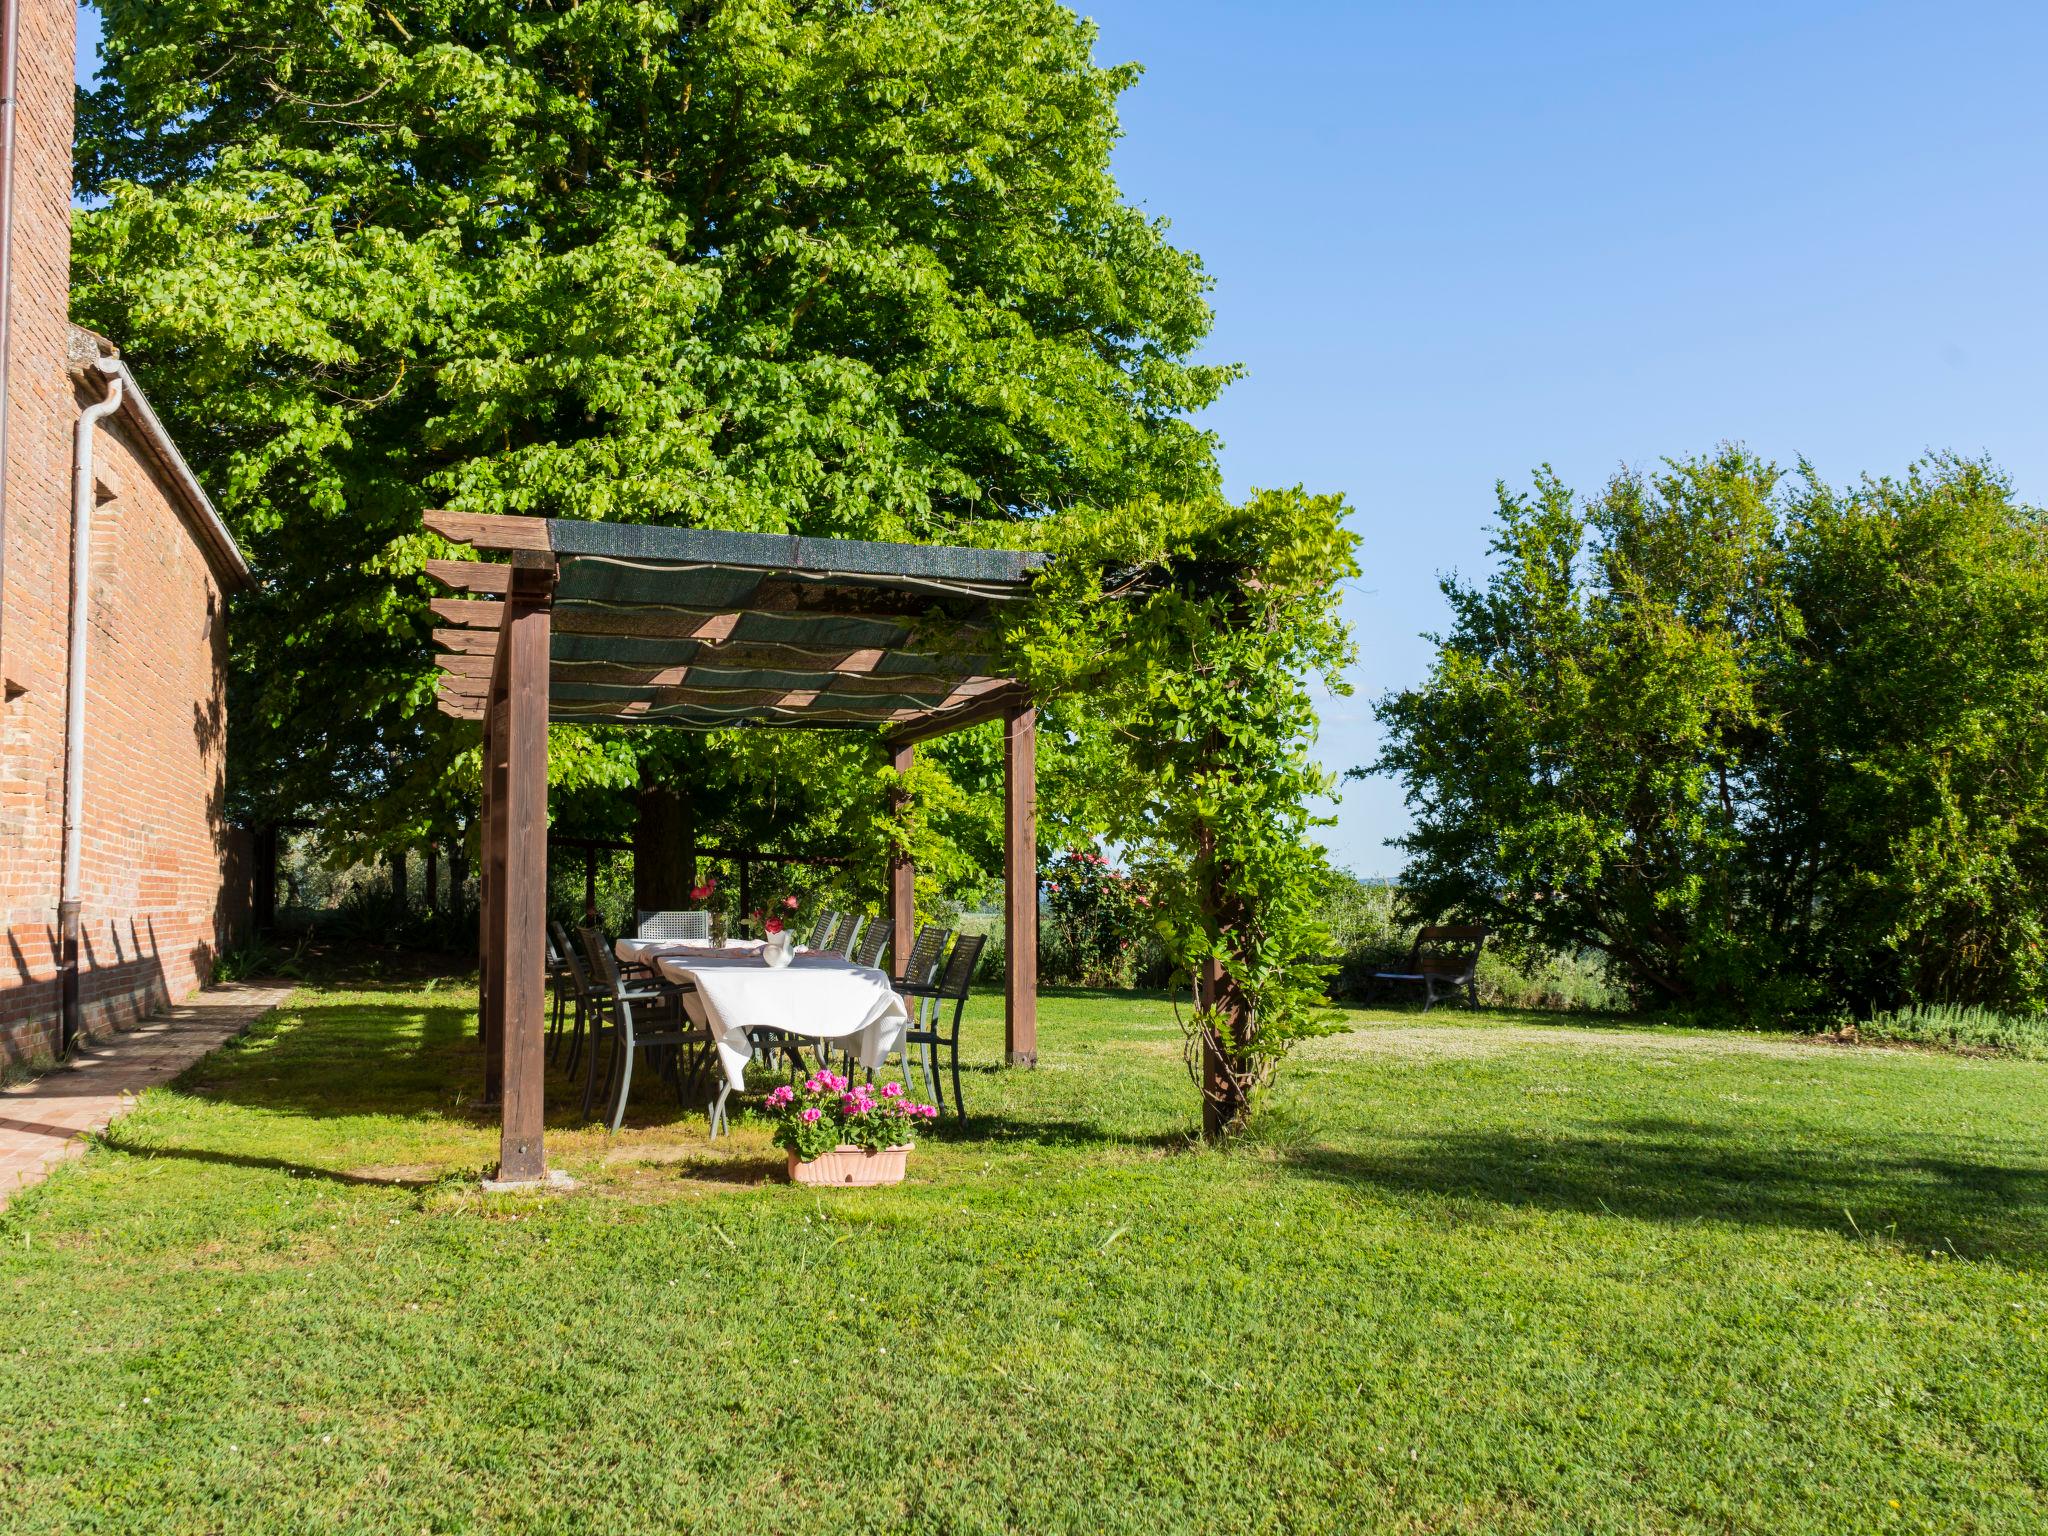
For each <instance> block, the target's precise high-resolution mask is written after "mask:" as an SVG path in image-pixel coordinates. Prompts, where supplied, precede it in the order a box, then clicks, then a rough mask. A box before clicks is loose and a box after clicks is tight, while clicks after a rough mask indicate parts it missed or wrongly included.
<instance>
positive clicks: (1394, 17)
mask: <svg viewBox="0 0 2048 1536" xmlns="http://www.w3.org/2000/svg"><path fill="white" fill-rule="evenodd" d="M1079 9H1081V10H1082V11H1083V13H1084V14H1087V15H1090V16H1091V17H1092V18H1093V19H1094V20H1095V21H1096V23H1097V24H1098V26H1099V27H1100V29H1101V45H1100V55H1101V57H1102V58H1103V59H1104V60H1105V61H1112V60H1126V59H1135V60H1138V61H1140V62H1141V63H1143V64H1144V65H1145V66H1146V76H1145V78H1144V80H1143V81H1142V82H1140V84H1139V85H1138V86H1137V88H1136V89H1135V90H1134V91H1132V92H1131V94H1130V95H1129V96H1127V97H1126V98H1125V102H1124V126H1125V130H1126V138H1125V141H1124V143H1123V145H1122V147H1121V149H1120V151H1119V153H1118V157H1117V169H1118V174H1119V176H1120V178H1121V179H1122V181H1123V184H1124V187H1125V190H1126V192H1127V193H1128V194H1129V195H1130V196H1131V197H1133V198H1134V199H1135V200H1137V201H1139V202H1140V203H1142V204H1143V205H1144V206H1145V207H1146V208H1147V209H1148V210H1149V211H1151V212H1153V213H1155V214H1157V215H1160V216H1163V217H1166V218H1168V219H1170V220H1171V221H1172V224H1173V232H1174V237H1175V238H1176V239H1177V240H1178V241H1180V242H1181V243H1183V244H1186V245H1189V246H1191V247H1193V248H1194V249H1195V250H1197V251H1200V252H1201V253H1202V255H1203V257H1204V258H1205V260H1206V261H1207V262H1208V264H1209V267H1210V270H1211V271H1212V272H1213V273H1214V275H1215V278H1216V294H1215V302H1216V308H1217V325H1216V332H1215V336H1214V339H1213V342H1212V344H1211V346H1210V348H1209V355H1210V356H1211V357H1214V358H1217V359H1226V360H1231V361H1236V362H1241V363H1244V364H1245V365H1247V367H1248V368H1249V370H1250V373H1249V377H1247V378H1246V379H1245V380H1244V381H1243V382H1241V383H1240V384H1238V385H1236V386H1235V387H1234V388H1233V389H1232V390H1231V391H1230V392H1229V393H1228V394H1227V395H1226V397H1225V399H1224V400H1223V402H1222V403H1221V404H1220V405H1219V406H1218V407H1217V408H1216V409H1215V410H1214V411H1213V412H1212V413H1211V414H1210V416H1209V418H1208V424H1209V425H1211V426H1212V427H1214V428H1215V430H1216V431H1217V432H1218V433H1219V434H1220V435H1221V436H1222V438H1223V441H1224V468H1225V472H1226V474H1227V476H1228V479H1229V482H1230V486H1231V489H1232V490H1233V491H1243V490H1246V489H1248V488H1250V487H1252V486H1269V485H1292V484H1295V483H1297V482H1299V483H1302V484H1305V485H1307V486H1308V487H1309V488H1311V489H1313V490H1334V491H1341V492H1343V493H1344V495H1345V496H1347V497H1348V498H1349V499H1350V501H1351V503H1352V505H1353V507H1354V508H1355V509H1356V512H1355V514H1354V524H1355V527H1356V528H1357V530H1358V532H1359V534H1360V535H1361V537H1362V539H1363V541H1364V550H1363V563H1364V565H1365V574H1364V576H1363V577H1362V578H1361V579H1360V580H1359V581H1358V582H1357V583H1356V585H1355V587H1354V588H1353V589H1352V590H1350V591H1348V592H1347V593H1346V596H1345V609H1346V613H1347V615H1348V617H1349V618H1350V621H1351V623H1352V625H1353V627H1354V630H1355V632H1356V636H1357V640H1358V644H1359V652H1360V654H1359V661H1358V665H1357V666H1356V668H1355V669H1354V671H1353V674H1352V682H1353V685H1354V687H1355V689H1356V692H1355V694H1354V695H1353V696H1352V697H1350V698H1348V699H1336V700H1333V701H1332V702H1331V704H1330V707H1329V709H1328V710H1327V712H1326V714H1325V720H1324V732H1323V740H1322V753H1323V756H1324V759H1325V761H1326V762H1327V763H1329V764H1330V765H1331V766H1332V767H1334V768H1337V769H1342V768H1344V767H1348V766H1350V765H1351V764H1354V763H1360V762H1364V761H1366V760H1368V759H1369V758H1370V757H1371V756H1372V755H1373V752H1374V750H1375V740H1376V738H1375V733H1374V729H1373V725H1372V717H1371V709H1370V701H1371V700H1372V699H1373V698H1374V697H1376V696H1377V695H1378V694H1380V693H1382V692H1384V691H1385V690H1387V689H1389V688H1393V687H1399V686H1402V685H1405V684H1408V683H1411V682H1414V681H1416V680H1417V679H1419V678H1420V677H1421V676H1422V675H1423V672H1424V670H1425V668H1426V667H1427V664H1428V657H1429V648H1428V646H1427V645H1426V643H1425V642H1424V641H1423V640H1422V639H1421V638H1420V636H1421V634H1422V633H1423V632H1424V631H1426V630H1429V629H1432V628H1434V627H1437V626H1438V625H1439V624H1440V623H1441V622H1442V621H1443V617H1444V607H1443V602H1442V599H1441V597H1440V595H1439V594H1438V592H1437V587H1436V582H1437V577H1438V574H1439V573H1440V572H1444V571H1447V570H1458V571H1462V572H1465V573H1468V574H1476V573H1479V572H1482V571H1483V570H1484V568H1485V565H1486V538H1487V524H1488V519H1489V517H1490V515H1491V509H1492V485H1493V483H1494V481H1495V480H1497V479H1501V478H1506V479H1508V480H1511V481H1515V482H1518V483H1526V480H1527V477H1528V474H1529V471H1530V470H1531V469H1532V468H1533V467H1534V466H1536V465H1537V464H1539V463H1543V462H1546V461H1547V462H1549V463H1551V464H1554V465H1555V466H1556V467H1557V468H1558V470H1559V471H1560V472H1561V473H1562V474H1563V475H1564V476H1565V477H1566V479H1567V481H1568V482H1569V483H1572V484H1574V485H1576V486H1579V487H1580V488H1582V489H1590V488H1592V487H1593V486H1595V485H1596V484H1597V483H1598V482H1599V481H1600V480H1602V479H1604V478H1605V477H1606V476H1607V475H1608V474H1610V473H1612V472H1613V471H1614V470H1615V469H1616V468H1617V467H1619V466H1620V465H1622V464H1632V465H1643V464H1649V463H1653V462H1654V461H1655V460H1656V459H1657V458H1659V457H1660V456H1663V455H1666V454H1683V453H1691V452H1700V451H1704V450H1708V449H1711V448H1712V447H1713V446H1714V445H1715V444H1716V443H1718V442H1721V441H1723V440H1727V439H1739V440H1741V441H1743V442H1746V443H1748V444H1749V445H1750V446H1751V447H1752V448H1754V449H1756V450H1757V451H1759V452H1761V453H1764V454H1766V455H1768V456H1771V457H1774V458H1778V459H1780V460H1781V461H1786V462H1789V461H1791V460H1792V459H1793V458H1795V457H1796V456H1798V455H1801V454H1804V455H1805V456H1807V457H1808V458H1810V459H1812V460H1813V461H1814V462H1815V464H1816V465H1817V467H1818V468H1819V469H1820V470H1821V472H1822V473H1823V474H1825V475H1827V476H1828V477H1829V478H1830V479H1833V480H1836V481H1842V480H1847V479H1850V478H1852V477H1853V476H1855V475H1856V474H1858V473H1860V472H1862V471H1864V470H1873V471H1894V470H1898V469H1901V468H1903V467H1904V465H1905V464H1906V463H1907V462H1909V461H1910V460H1911V459H1913V458H1914V457H1916V456H1918V455H1920V454H1923V453H1925V452H1927V451H1929V450H1935V449H1944V448H1953V449H1956V450H1958V451H1961V452H1965V453H1989V454H1991V455H1992V457H1994V458H1995V459H1996V460H1998V462H1999V463H2001V464H2002V465H2003V466H2004V467H2005V468H2006V469H2007V470H2008V472H2010V474H2011V475H2012V476H2013V478H2014V480H2015V482H2016V483H2017V485H2018V487H2019V489H2020V492H2021V493H2022V494H2023V495H2025V496H2026V497H2028V498H2029V499H2030V500H2033V501H2036V502H2041V501H2044V500H2048V434H2044V429H2048V378H2044V375H2048V305H2044V303H2043V296H2042V290H2043V285H2044V275H2048V261H2044V247H2048V92H2044V91H2043V89H2042V86H2041V82H2040V65H2041V61H2042V60H2043V59H2044V58H2048V5H2041V4H2039V3H2034V4H2028V5H2021V4H1998V3H1989V0H1973V3H1970V4H1965V5H1954V4H1950V5H1934V4H1919V5H1904V4H1860V5H1852V4H1799V3H1789V0H1788V3H1778V4H1737V3H1721V4H1715V5H1704V4H1689V5H1680V4H1652V5H1645V4H1642V3H1640V0H1635V3H1629V4H1606V5H1593V4H1575V3H1566V0H1550V3H1547V4H1543V5H1529V4H1526V3H1524V4H1494V5H1482V4H1451V3H1441V4H1426V3H1421V0H1410V3H1405V4H1398V5H1396V4H1367V3H1351V4H1337V3H1313V4H1312V3H1306V0H1304V3H1285V0H1264V3H1260V4H1257V5H1253V4H1247V3H1244V0H1236V3H1221V0H1083V3H1082V4H1081V5H1080V6H1079ZM83 28H84V32H85V37H84V39H83V40H84V42H85V44H86V46H85V47H83V48H82V49H81V68H82V71H84V70H89V68H90V64H89V60H90V57H91V45H92V43H93V41H94V40H95V39H96V37H97V30H98V29H97V24H96V20H95V19H94V18H93V17H92V16H91V14H90V13H89V12H88V13H86V14H85V17H84V22H83ZM1337 816H1338V822H1337V826H1336V827H1335V828H1333V829H1332V830H1331V832H1330V834H1329V837H1328V840H1329V842H1330V845H1331V848H1332V851H1333V853H1334V854H1335V855H1336V856H1337V858H1338V859H1339V860H1340V861H1342V862H1344V863H1347V864H1349V865H1350V866H1351V867H1352V868H1354V869H1356V870H1357V871H1359V872H1360V873H1362V874H1391V873H1393V872H1394V871H1395V870H1396V869H1398V867H1399V858H1398V855H1397V854H1396V853H1394V852H1393V851H1392V850H1389V849H1387V848H1386V847H1385V846H1384V841H1385V839H1386V838H1388V837H1390V836H1394V835H1397V834H1398V833H1399V832H1400V831H1401V830H1402V828H1403V826H1404V825H1405V822H1406V818H1405V815H1404V813H1403V811H1402V808H1401V804H1400V796H1399V794H1398V792H1397V790H1396V789H1395V788H1394V786H1392V785H1390V784H1387V783H1384V782H1380V781H1373V782H1368V783H1364V784H1351V785H1348V786H1346V787H1345V789H1344V792H1343V800H1342V804H1341V805H1340V806H1339V807H1338V810H1337Z"/></svg>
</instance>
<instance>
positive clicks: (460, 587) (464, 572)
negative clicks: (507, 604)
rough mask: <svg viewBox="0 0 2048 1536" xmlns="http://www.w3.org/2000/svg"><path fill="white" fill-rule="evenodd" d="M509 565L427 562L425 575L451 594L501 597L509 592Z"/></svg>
mask: <svg viewBox="0 0 2048 1536" xmlns="http://www.w3.org/2000/svg"><path fill="white" fill-rule="evenodd" d="M514 569H515V567H513V566H509V565H486V564H485V563H484V562H483V561H481V560H429V561H428V562H427V563H426V566H425V570H426V573H427V574H428V575H429V576H431V577H433V578H434V580H436V581H438V582H439V583H441V585H442V586H444V587H446V588H448V590H449V591H451V592H481V593H484V594H486V595H488V596H493V597H503V596H504V595H505V593H506V592H508V591H509V590H511V586H512V572H513V570H514Z"/></svg>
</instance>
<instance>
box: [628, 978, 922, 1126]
mask: <svg viewBox="0 0 2048 1536" xmlns="http://www.w3.org/2000/svg"><path fill="white" fill-rule="evenodd" d="M629 946H630V952H629ZM617 953H618V955H619V958H620V959H622V960H635V961H638V962H639V963H641V964H645V965H647V966H649V967H650V968H651V969H652V970H654V971H655V973H656V974H657V975H659V976H660V977H661V978H662V979H663V980H665V981H668V982H672V983H674V984H676V985H678V986H680V987H682V988H683V989H684V990H683V993H682V1005H683V1008H684V1010H685V1011H686V1012H687V1013H688V1014H689V1016H690V1020H691V1022H692V1023H695V1024H699V1025H702V1026H703V1027H704V1028H705V1029H707V1030H708V1031H709V1032H710V1035H711V1042H712V1045H713V1046H714V1047H715V1048H716V1050H717V1053H718V1061H719V1066H720V1067H721V1068H722V1069H723V1072H724V1075H725V1083H724V1085H723V1087H722V1088H721V1089H720V1092H719V1096H718V1107H717V1109H715V1110H714V1112H713V1122H712V1123H713V1131H714V1133H715V1132H716V1129H717V1126H718V1123H719V1121H720V1120H721V1119H722V1118H723V1109H724V1104H725V1100H726V1098H727V1096H728V1095H729V1094H731V1093H733V1092H735V1091H744V1090H745V1088H746V1071H747V1064H748V1063H749V1062H751V1061H752V1060H753V1059H754V1057H755V1055H756V1053H757V1050H758V1048H759V1045H760V1043H761V1042H760V1039H759V1037H760V1036H763V1035H766V1034H768V1033H770V1032H774V1033H777V1034H781V1035H793V1036H797V1037H799V1038H801V1039H806V1040H815V1041H817V1042H819V1043H820V1045H821V1046H822V1045H823V1044H824V1042H826V1041H832V1042H835V1043H838V1044H839V1045H840V1046H841V1047H842V1048H843V1049H845V1050H846V1051H847V1053H848V1054H849V1055H851V1056H852V1057H853V1059H854V1060H855V1061H857V1062H859V1063H860V1065H861V1066H862V1067H864V1068H866V1069H867V1070H869V1071H873V1070H875V1069H877V1068H879V1067H880V1066H881V1065H882V1064H883V1063H884V1062H885V1061H887V1060H888V1058H889V1054H890V1052H892V1051H894V1050H895V1049H896V1048H897V1046H899V1045H900V1044H902V1041H903V1033H904V1031H905V1030H906V1029H908V1028H909V1027H910V1010H909V1008H908V1007H907V1006H906V1005H905V1003H904V999H903V996H902V994H901V993H899V992H898V991H897V990H896V987H895V984H894V983H893V982H892V981H891V980H890V977H889V973H888V972H887V971H884V970H880V969H878V968H876V967H874V966H871V965H858V964H856V963H855V962H853V961H851V960H848V959H847V958H845V956H843V955H836V954H828V953H822V952H815V953H814V952H812V951H809V950H805V949H801V948H800V949H798V950H797V951H796V953H795V954H794V955H792V956H791V958H790V962H789V964H787V965H785V966H780V967H777V966H771V965H769V964H768V962H767V960H766V959H765V958H764V956H763V954H762V949H761V946H760V944H759V942H758V941H746V940H739V941H732V940H728V941H727V942H726V944H724V945H710V944H690V943H685V942H682V941H680V940H674V939H630V940H629V939H621V940H619V941H618V947H617Z"/></svg>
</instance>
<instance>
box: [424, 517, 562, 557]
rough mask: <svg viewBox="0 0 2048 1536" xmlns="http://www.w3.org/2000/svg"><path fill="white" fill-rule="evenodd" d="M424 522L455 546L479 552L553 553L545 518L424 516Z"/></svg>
mask: <svg viewBox="0 0 2048 1536" xmlns="http://www.w3.org/2000/svg"><path fill="white" fill-rule="evenodd" d="M420 521H421V522H423V523H425V524H426V525H427V526H428V527H429V528H431V529H433V530H434V532H436V533H438V534H440V535H441V537H442V538H444V539H447V540H448V541H449V542H450V543H453V544H473V545H475V546H476V547H477V548H478V549H495V550H506V551H509V550H524V551H527V552H529V553H531V552H535V551H549V550H551V548H552V546H551V545H550V544H549V542H548V520H547V519H546V518H544V517H509V516H503V515H500V514H496V513H490V512H443V511H439V510H436V511H433V512H427V513H423V514H422V515H421V517H420Z"/></svg>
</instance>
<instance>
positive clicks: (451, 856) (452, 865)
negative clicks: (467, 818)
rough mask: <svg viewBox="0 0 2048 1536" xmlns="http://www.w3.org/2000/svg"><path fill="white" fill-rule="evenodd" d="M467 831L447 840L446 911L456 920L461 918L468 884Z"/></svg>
mask: <svg viewBox="0 0 2048 1536" xmlns="http://www.w3.org/2000/svg"><path fill="white" fill-rule="evenodd" d="M468 836H469V829H468V828H467V827H464V828H463V829H462V831H461V832H460V833H458V834H457V835H456V836H454V837H452V838H450V839H449V840H448V910H449V911H450V912H452V913H454V914H455V915H456V916H457V917H458V918H459V917H461V916H462V911H463V905H464V890H465V888H466V887H467V886H468V884H469V844H468V843H467V842H466V841H465V839H467V838H468Z"/></svg>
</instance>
